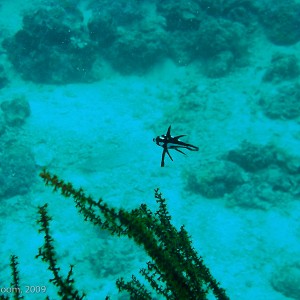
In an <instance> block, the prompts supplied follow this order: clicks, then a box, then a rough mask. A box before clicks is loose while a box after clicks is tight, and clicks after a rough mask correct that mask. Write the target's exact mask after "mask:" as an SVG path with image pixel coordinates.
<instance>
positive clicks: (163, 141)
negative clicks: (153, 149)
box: [153, 125, 199, 167]
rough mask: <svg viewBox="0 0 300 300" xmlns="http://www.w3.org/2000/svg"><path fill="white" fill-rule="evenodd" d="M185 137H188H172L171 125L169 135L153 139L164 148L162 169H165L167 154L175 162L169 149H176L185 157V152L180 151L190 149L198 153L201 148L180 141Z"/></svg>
mask: <svg viewBox="0 0 300 300" xmlns="http://www.w3.org/2000/svg"><path fill="white" fill-rule="evenodd" d="M183 136H186V135H185V134H183V135H178V136H174V137H173V136H171V125H170V126H169V128H168V131H167V134H163V135H161V136H157V137H156V138H154V139H153V142H155V143H156V145H158V146H161V147H163V153H162V157H161V164H160V166H161V167H164V165H165V155H166V153H167V154H168V155H169V157H170V159H171V160H172V161H173V158H172V157H171V155H170V153H169V149H174V150H176V151H178V152H180V153H182V154H184V155H186V154H185V153H184V152H182V151H181V150H179V149H188V150H190V151H198V150H199V148H198V147H196V146H193V145H191V144H187V143H184V142H182V141H180V140H179V139H180V138H181V137H183Z"/></svg>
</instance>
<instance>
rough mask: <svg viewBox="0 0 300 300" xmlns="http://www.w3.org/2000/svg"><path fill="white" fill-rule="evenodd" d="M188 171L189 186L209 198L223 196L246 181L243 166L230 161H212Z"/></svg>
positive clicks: (191, 189) (193, 190)
mask: <svg viewBox="0 0 300 300" xmlns="http://www.w3.org/2000/svg"><path fill="white" fill-rule="evenodd" d="M197 170H200V171H194V172H193V171H192V172H188V173H187V174H186V175H187V188H188V189H189V190H190V191H192V192H195V193H200V194H202V195H203V196H205V197H207V198H219V197H223V196H224V195H225V194H227V193H232V192H233V191H234V190H235V189H236V188H237V187H238V186H239V185H241V184H243V183H244V179H243V177H244V174H243V170H242V168H240V167H239V166H237V165H236V164H234V163H231V162H228V161H221V162H212V163H211V162H210V163H207V164H204V165H201V166H200V168H199V167H198V166H197Z"/></svg>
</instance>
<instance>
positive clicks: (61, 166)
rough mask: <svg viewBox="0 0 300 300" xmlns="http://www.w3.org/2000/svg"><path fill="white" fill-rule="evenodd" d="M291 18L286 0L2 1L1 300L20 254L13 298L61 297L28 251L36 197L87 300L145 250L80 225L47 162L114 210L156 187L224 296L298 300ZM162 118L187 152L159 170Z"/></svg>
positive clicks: (295, 39)
mask: <svg viewBox="0 0 300 300" xmlns="http://www.w3.org/2000/svg"><path fill="white" fill-rule="evenodd" d="M299 14H300V4H299V3H298V2H297V1H267V0H265V1H238V0H230V1H228V0H227V1H225V0H224V1H221V0H220V1H210V0H203V1H201V0H198V1H196V0H194V1H171V0H169V1H158V0H156V1H150V0H149V1H147V0H144V1H133V0H130V1H128V0H127V1H124V0H119V1H93V0H89V1H88V0H86V1H79V2H78V1H72V0H69V1H68V0H66V1H52V2H50V1H35V0H34V1H31V2H29V1H27V3H22V2H21V1H14V2H13V3H12V2H10V1H6V0H3V1H1V3H0V16H1V17H0V26H1V34H0V38H1V49H0V95H1V97H0V108H1V109H0V146H1V148H0V201H1V202H0V204H1V205H0V216H1V218H0V220H1V221H0V222H1V227H0V241H1V251H0V257H1V267H0V292H1V294H0V295H2V296H7V297H9V299H13V295H12V293H10V290H9V288H10V284H11V282H12V276H11V272H12V271H11V268H10V266H9V264H10V256H11V255H16V256H17V257H18V262H19V264H18V270H19V277H20V281H19V284H20V288H21V289H22V292H23V295H24V297H25V299H45V298H46V295H49V297H50V299H60V298H59V296H58V295H57V289H56V288H55V287H54V286H53V284H52V283H49V279H51V278H52V276H53V275H52V274H51V272H50V271H49V270H48V269H47V268H48V265H47V264H46V263H45V262H42V261H41V259H35V256H36V255H37V254H38V249H39V247H41V246H42V244H43V235H42V234H39V233H38V229H39V225H38V224H37V223H36V221H37V220H38V218H39V216H38V207H39V206H42V205H44V204H45V203H48V212H49V215H50V216H51V217H52V221H51V224H50V230H51V234H52V236H53V238H54V240H55V241H54V247H55V251H56V257H57V263H58V266H59V267H60V268H61V272H62V275H63V276H67V274H68V271H69V266H70V264H74V265H75V266H74V268H73V272H74V273H73V277H74V279H75V286H76V288H77V289H78V290H79V291H80V292H84V293H86V299H92V300H93V299H105V297H106V296H107V295H108V296H110V299H130V297H129V295H128V294H126V293H122V294H121V293H118V290H117V287H116V286H115V282H116V280H117V279H118V278H120V277H124V278H125V280H130V279H131V275H132V274H135V275H136V276H137V277H139V278H141V276H140V275H139V270H140V269H141V268H143V267H146V262H147V261H148V260H149V259H150V258H149V257H148V256H147V254H146V253H145V251H144V250H143V248H142V247H139V246H137V245H135V244H134V242H133V241H132V240H129V239H128V238H126V237H122V238H118V237H115V236H111V235H110V234H109V233H108V232H106V231H103V230H101V229H100V228H98V227H97V226H93V225H92V224H90V223H88V222H84V218H83V216H82V215H80V214H78V212H77V210H76V208H75V207H74V203H73V201H72V200H71V199H70V198H64V197H62V196H61V195H59V194H55V193H53V192H52V191H51V188H48V187H45V185H44V183H43V181H42V179H41V178H40V177H39V176H38V175H39V173H40V172H41V170H42V169H43V168H47V170H49V171H50V172H51V173H54V174H57V175H58V176H59V177H60V178H63V179H64V180H66V181H70V182H72V183H73V185H74V186H75V187H77V188H79V187H82V188H83V189H84V190H85V191H86V193H87V194H88V195H91V196H92V197H93V198H95V199H98V198H100V197H101V198H103V200H104V201H105V202H106V203H108V205H110V206H113V207H116V208H122V209H126V210H131V209H134V208H137V207H139V205H141V204H143V203H145V204H147V205H148V207H149V208H150V209H152V210H153V211H155V210H156V209H157V204H156V203H155V200H154V189H155V188H157V187H159V188H160V190H161V192H162V193H163V195H164V197H165V198H166V199H167V205H168V209H169V212H170V215H171V216H172V223H173V224H174V226H176V228H178V229H179V228H180V226H181V225H183V224H184V225H185V228H186V230H187V231H188V233H189V234H190V235H191V239H192V242H193V246H194V247H195V249H196V250H197V252H198V254H199V255H201V256H202V257H203V260H204V262H205V264H206V265H207V266H208V267H209V269H210V271H211V273H212V275H213V276H214V277H215V278H216V280H217V281H219V282H220V285H221V286H222V287H223V288H225V290H226V293H227V295H228V297H229V298H230V299H243V300H250V299H251V300H252V299H257V300H263V299H272V300H285V299H300V288H299V287H300V284H299V283H300V261H299V255H298V253H299V250H300V249H299V248H300V247H299V239H300V225H299V220H300V216H299V211H300V210H299V208H300V204H299V195H300V190H299V187H298V186H299V181H300V157H299V153H298V152H299V144H300V127H299V113H300V101H299V99H300V85H299V74H300V67H299V59H300V58H299V45H300V44H299V41H300V21H299ZM170 125H171V126H172V130H171V135H172V136H179V135H186V136H184V137H182V138H181V141H183V142H185V143H189V144H192V145H194V146H196V147H199V151H189V149H182V148H180V150H182V151H183V152H185V154H186V155H183V154H182V153H180V152H178V151H175V150H174V149H170V150H169V152H170V155H171V157H172V159H173V161H171V159H170V157H169V156H168V154H166V155H165V166H164V167H161V157H162V152H163V148H161V147H159V145H156V143H154V142H153V138H155V137H157V136H161V135H164V134H166V132H167V129H168V127H169V126H170ZM141 280H142V279H141ZM153 299H164V298H162V297H158V296H157V295H156V294H155V293H153ZM207 299H214V297H213V295H211V294H209V295H208V296H207Z"/></svg>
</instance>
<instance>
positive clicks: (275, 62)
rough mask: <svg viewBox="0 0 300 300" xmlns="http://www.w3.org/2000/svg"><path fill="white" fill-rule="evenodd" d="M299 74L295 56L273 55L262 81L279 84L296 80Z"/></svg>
mask: <svg viewBox="0 0 300 300" xmlns="http://www.w3.org/2000/svg"><path fill="white" fill-rule="evenodd" d="M299 73H300V68H299V62H298V59H297V57H296V56H295V55H293V54H292V55H285V54H282V53H275V54H273V56H272V59H271V64H270V66H269V67H268V68H267V70H266V72H265V74H264V77H263V80H264V81H273V82H278V83H280V82H282V81H284V80H292V79H295V78H297V77H298V76H299Z"/></svg>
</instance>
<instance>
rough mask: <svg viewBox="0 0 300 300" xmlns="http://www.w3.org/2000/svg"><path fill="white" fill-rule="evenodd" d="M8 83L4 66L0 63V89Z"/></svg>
mask: <svg viewBox="0 0 300 300" xmlns="http://www.w3.org/2000/svg"><path fill="white" fill-rule="evenodd" d="M7 84H8V78H7V76H6V74H5V70H4V67H3V66H2V65H0V89H2V88H4V87H5V86H6V85H7Z"/></svg>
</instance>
